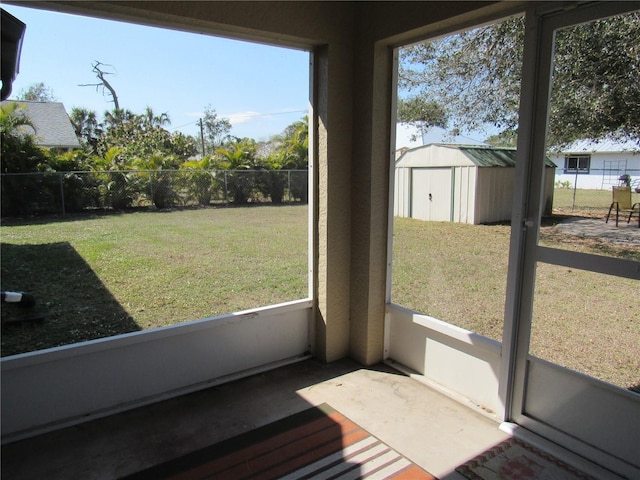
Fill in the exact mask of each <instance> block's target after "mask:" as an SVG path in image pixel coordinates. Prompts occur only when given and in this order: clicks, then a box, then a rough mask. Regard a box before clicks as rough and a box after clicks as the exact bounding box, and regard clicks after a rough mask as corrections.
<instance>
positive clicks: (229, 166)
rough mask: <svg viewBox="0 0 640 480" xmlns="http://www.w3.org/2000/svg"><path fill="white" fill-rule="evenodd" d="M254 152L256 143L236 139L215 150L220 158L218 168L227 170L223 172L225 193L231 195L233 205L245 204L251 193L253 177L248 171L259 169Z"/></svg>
mask: <svg viewBox="0 0 640 480" xmlns="http://www.w3.org/2000/svg"><path fill="white" fill-rule="evenodd" d="M256 151H257V145H256V142H255V140H253V139H250V138H243V139H236V140H235V141H233V142H229V143H227V145H226V146H225V147H224V148H218V149H217V150H216V153H217V154H218V155H220V156H221V157H222V160H221V161H220V162H219V164H218V166H219V167H221V168H222V169H223V170H229V172H225V178H226V184H227V191H228V192H230V193H231V196H232V197H233V202H234V203H237V204H244V203H247V202H248V201H249V198H250V197H251V194H252V193H253V190H254V188H255V182H254V177H255V175H254V174H252V172H249V170H254V169H256V167H259V165H258V164H257V162H256ZM239 170H247V171H246V172H241V171H239Z"/></svg>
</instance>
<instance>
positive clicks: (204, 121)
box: [200, 105, 231, 154]
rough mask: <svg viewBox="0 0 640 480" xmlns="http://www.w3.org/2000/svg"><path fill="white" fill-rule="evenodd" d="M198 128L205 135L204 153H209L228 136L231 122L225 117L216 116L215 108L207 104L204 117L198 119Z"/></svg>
mask: <svg viewBox="0 0 640 480" xmlns="http://www.w3.org/2000/svg"><path fill="white" fill-rule="evenodd" d="M200 128H201V129H202V132H203V136H204V137H205V154H211V153H213V152H215V150H216V149H218V148H220V147H221V146H222V143H223V142H224V141H225V139H227V138H228V137H229V132H230V131H231V123H229V120H227V119H226V118H220V117H218V114H217V113H216V110H215V108H213V107H212V106H211V105H207V106H206V107H205V109H204V117H203V118H201V119H200Z"/></svg>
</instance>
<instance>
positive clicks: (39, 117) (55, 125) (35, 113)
mask: <svg viewBox="0 0 640 480" xmlns="http://www.w3.org/2000/svg"><path fill="white" fill-rule="evenodd" d="M7 101H13V100H7ZM2 103H5V102H2ZM16 103H18V104H19V105H22V106H23V108H22V109H21V110H20V111H21V112H22V113H23V114H24V116H25V117H26V118H28V119H29V121H30V122H31V123H32V124H33V128H32V127H30V126H22V127H20V129H21V130H22V131H24V132H25V133H29V134H31V135H33V136H34V138H35V142H36V145H38V146H40V147H48V148H80V142H79V141H78V137H77V136H76V132H75V130H74V128H73V125H72V124H71V120H70V119H69V115H67V111H66V110H65V108H64V105H63V104H62V103H59V102H31V101H18V102H16Z"/></svg>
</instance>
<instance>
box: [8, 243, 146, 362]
mask: <svg viewBox="0 0 640 480" xmlns="http://www.w3.org/2000/svg"><path fill="white" fill-rule="evenodd" d="M0 255H1V256H2V265H1V270H2V271H1V275H0V279H1V282H2V285H1V286H2V290H9V291H24V292H30V293H31V294H33V295H34V297H35V298H36V305H35V306H34V307H32V308H21V307H19V306H17V305H16V304H9V303H4V304H3V305H2V310H1V313H0V317H1V319H2V356H7V355H16V354H19V353H25V352H30V351H34V350H41V349H45V348H51V347H57V346H61V345H67V344H72V343H77V342H82V341H86V340H94V339H96V338H103V337H110V336H113V335H119V334H122V333H129V332H134V331H137V330H140V327H139V326H138V324H137V323H136V322H135V321H134V320H133V318H132V317H131V316H130V315H129V313H127V311H126V310H125V309H124V308H123V307H122V305H120V303H118V301H117V300H116V299H115V298H114V297H113V295H112V294H111V293H110V292H109V290H108V289H107V288H106V287H105V285H104V284H103V283H102V281H101V280H100V279H99V278H98V276H97V275H96V274H95V273H94V272H93V270H92V269H91V267H90V266H89V265H88V264H87V263H86V262H85V261H84V259H83V258H82V257H81V256H80V255H79V254H78V253H77V252H76V251H75V249H74V248H73V247H72V246H71V245H70V244H69V243H67V242H58V243H47V244H40V245H14V244H8V243H3V244H1V246H0ZM69 285H75V286H77V287H75V288H72V289H70V288H69V287H68V286H69ZM30 318H31V319H33V318H36V319H38V320H37V321H31V320H29V319H30Z"/></svg>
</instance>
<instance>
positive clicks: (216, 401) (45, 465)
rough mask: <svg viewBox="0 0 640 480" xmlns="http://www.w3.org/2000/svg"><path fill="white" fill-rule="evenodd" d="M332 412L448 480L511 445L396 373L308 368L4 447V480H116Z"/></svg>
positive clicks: (481, 420) (311, 364)
mask: <svg viewBox="0 0 640 480" xmlns="http://www.w3.org/2000/svg"><path fill="white" fill-rule="evenodd" d="M321 403H328V404H329V405H331V406H332V407H333V408H334V409H336V410H338V411H340V412H341V413H343V414H344V415H346V416H347V417H349V418H350V419H351V420H352V421H354V422H355V423H357V424H359V425H360V426H361V427H363V428H364V429H366V430H368V431H369V432H370V433H372V434H373V435H375V436H376V437H378V438H379V439H381V440H382V441H383V442H385V443H386V444H388V445H389V446H390V447H392V448H394V449H395V450H397V451H398V452H400V453H401V454H403V455H404V456H405V457H407V458H409V459H410V460H412V461H413V462H414V463H416V464H418V465H419V466H421V467H422V468H424V469H425V470H427V471H428V472H430V473H431V474H433V475H435V476H436V477H438V478H440V479H441V480H445V479H446V480H457V479H462V478H463V477H461V476H459V475H458V474H456V473H455V472H453V470H454V469H455V467H456V466H458V465H459V464H462V463H464V462H465V461H466V460H468V459H470V458H472V457H474V456H475V455H477V454H479V453H481V452H483V451H484V450H486V449H487V448H490V447H492V446H493V445H495V444H497V443H499V442H501V441H502V440H504V439H505V438H507V434H506V433H504V432H502V431H501V430H500V429H499V425H498V423H496V422H494V421H492V420H490V419H489V418H486V417H484V416H482V415H480V414H479V413H476V412H474V411H473V410H471V409H469V408H468V407H466V406H463V405H461V404H459V403H457V402H455V401H453V400H451V399H449V398H448V397H445V396H444V395H442V394H440V393H438V392H435V391H434V390H432V389H430V388H428V387H427V386H425V385H423V384H421V383H419V382H417V381H415V380H413V379H411V378H409V377H407V376H405V375H403V374H400V373H398V372H396V371H395V370H393V369H391V368H389V367H387V366H378V367H373V368H364V367H361V366H359V365H357V364H356V363H354V362H352V361H350V360H343V361H339V362H335V363H332V364H328V365H327V364H321V363H318V362H316V361H314V360H307V361H304V362H301V363H297V364H294V365H289V366H286V367H282V368H279V369H277V370H273V371H270V372H267V373H263V374H259V375H255V376H252V377H248V378H245V379H242V380H238V381H235V382H232V383H228V384H224V385H221V386H217V387H213V388H210V389H207V390H203V391H200V392H196V393H193V394H189V395H185V396H182V397H179V398H175V399H171V400H167V401H164V402H161V403H157V404H153V405H151V406H147V407H144V408H139V409H136V410H131V411H128V412H125V413H121V414H118V415H113V416H110V417H106V418H102V419H99V420H94V421H92V422H88V423H84V424H81V425H78V426H74V427H70V428H66V429H64V430H59V431H56V432H52V433H49V434H45V435H41V436H38V437H35V438H31V439H27V440H22V441H19V442H15V443H12V444H8V445H4V446H3V447H2V472H1V473H2V479H3V480H14V479H20V480H29V479H44V478H46V479H48V480H55V479H64V480H68V479H113V478H119V477H121V476H124V475H127V474H130V473H134V472H137V471H140V470H142V469H145V468H148V467H150V466H153V465H156V464H159V463H162V462H165V461H167V460H170V459H172V458H175V457H178V456H181V455H184V454H185V453H188V452H191V451H194V450H197V449H200V448H202V447H205V446H208V445H212V444H214V443H216V442H218V441H221V440H224V439H227V438H231V437H234V436H236V435H238V434H240V433H243V432H247V431H249V430H252V429H254V428H256V427H259V426H262V425H266V424H268V423H271V422H273V421H276V420H279V419H281V418H284V417H286V416H289V415H291V414H293V413H296V412H299V411H302V410H305V409H307V408H309V407H310V406H311V405H319V404H321Z"/></svg>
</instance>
